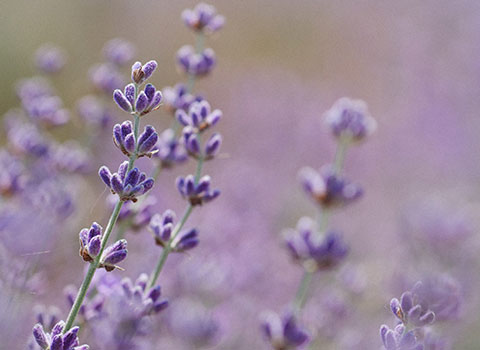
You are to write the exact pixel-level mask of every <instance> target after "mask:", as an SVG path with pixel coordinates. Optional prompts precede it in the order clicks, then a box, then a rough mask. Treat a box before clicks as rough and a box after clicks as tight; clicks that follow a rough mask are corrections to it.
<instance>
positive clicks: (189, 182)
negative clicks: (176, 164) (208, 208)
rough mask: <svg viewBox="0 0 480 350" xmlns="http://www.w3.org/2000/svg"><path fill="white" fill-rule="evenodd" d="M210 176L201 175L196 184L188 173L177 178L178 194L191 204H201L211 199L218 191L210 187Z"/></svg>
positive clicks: (218, 193) (216, 195)
mask: <svg viewBox="0 0 480 350" xmlns="http://www.w3.org/2000/svg"><path fill="white" fill-rule="evenodd" d="M210 181H211V180H210V177H209V176H208V175H206V176H203V177H202V178H201V179H200V180H199V182H198V184H196V183H195V177H194V176H193V175H188V176H187V177H185V178H182V177H179V178H177V181H176V185H177V188H178V190H179V192H180V194H181V195H182V196H183V197H184V198H185V199H188V201H189V202H190V204H192V205H201V204H203V203H206V202H209V201H212V200H213V199H215V198H217V197H218V196H219V195H220V191H218V190H211V189H210Z"/></svg>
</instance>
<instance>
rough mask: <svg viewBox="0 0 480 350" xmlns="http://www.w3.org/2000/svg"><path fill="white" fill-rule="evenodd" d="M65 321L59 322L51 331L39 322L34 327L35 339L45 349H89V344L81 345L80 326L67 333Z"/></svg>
mask: <svg viewBox="0 0 480 350" xmlns="http://www.w3.org/2000/svg"><path fill="white" fill-rule="evenodd" d="M64 328H65V322H63V321H60V322H58V323H57V324H56V325H55V326H54V327H53V329H52V331H51V333H47V332H45V330H44V329H43V326H42V325H41V324H40V323H37V324H36V325H35V326H34V327H33V337H34V338H35V341H36V342H37V344H38V345H39V346H40V348H42V349H44V350H88V349H89V346H88V345H79V340H78V336H77V333H78V330H79V329H80V328H79V327H73V328H71V329H70V330H68V331H67V332H65V333H62V332H63V329H64Z"/></svg>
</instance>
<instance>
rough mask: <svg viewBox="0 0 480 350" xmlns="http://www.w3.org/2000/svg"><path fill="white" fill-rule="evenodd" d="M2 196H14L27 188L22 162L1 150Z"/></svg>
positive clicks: (0, 191)
mask: <svg viewBox="0 0 480 350" xmlns="http://www.w3.org/2000/svg"><path fill="white" fill-rule="evenodd" d="M0 168H1V169H2V172H0V195H2V196H12V195H14V194H16V193H18V192H20V191H21V190H22V189H23V188H24V186H25V175H24V173H25V168H24V166H23V164H22V162H21V161H20V160H19V159H17V158H16V157H14V156H13V155H11V154H10V153H8V152H7V151H5V150H0Z"/></svg>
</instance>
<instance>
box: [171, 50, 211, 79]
mask: <svg viewBox="0 0 480 350" xmlns="http://www.w3.org/2000/svg"><path fill="white" fill-rule="evenodd" d="M216 63H217V57H216V56H215V52H214V51H213V50H212V49H211V48H206V49H203V50H202V51H201V52H196V51H195V49H194V48H193V46H191V45H184V46H182V47H181V48H180V49H179V50H178V52H177V65H178V67H179V68H180V69H181V70H182V72H183V73H186V74H190V75H193V76H196V77H202V76H205V75H207V74H209V73H210V72H211V71H212V70H213V68H214V67H215V64H216Z"/></svg>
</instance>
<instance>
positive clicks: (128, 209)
mask: <svg viewBox="0 0 480 350" xmlns="http://www.w3.org/2000/svg"><path fill="white" fill-rule="evenodd" d="M108 202H109V204H110V206H111V208H112V209H113V207H115V204H117V196H115V195H113V194H112V195H110V196H109V197H108ZM156 203H157V200H156V199H155V197H154V196H148V197H146V198H145V200H142V201H139V202H137V203H133V202H126V203H124V204H123V206H122V209H121V210H120V214H119V215H118V222H119V223H121V222H123V223H128V228H129V229H130V230H133V231H139V230H141V229H142V228H144V227H145V226H147V225H148V224H149V223H150V220H151V219H152V216H153V212H154V209H155V205H156Z"/></svg>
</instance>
